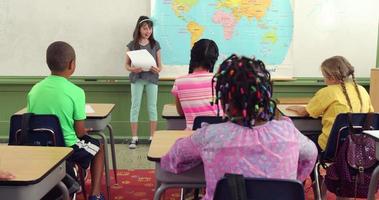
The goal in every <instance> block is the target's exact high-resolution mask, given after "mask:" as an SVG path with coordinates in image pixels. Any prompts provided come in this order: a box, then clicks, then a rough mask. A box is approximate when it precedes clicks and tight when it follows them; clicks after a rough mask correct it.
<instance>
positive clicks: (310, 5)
mask: <svg viewBox="0 0 379 200" xmlns="http://www.w3.org/2000/svg"><path fill="white" fill-rule="evenodd" d="M294 7H295V9H294V10H295V11H294V15H295V16H294V20H295V21H294V23H295V27H294V38H293V44H294V47H293V52H294V60H293V64H294V76H296V77H315V76H319V77H321V76H322V74H321V72H320V64H321V62H322V61H323V60H325V59H326V58H329V57H331V56H334V55H342V56H344V57H346V58H347V60H349V61H350V63H351V64H352V65H353V66H354V68H355V75H356V76H357V77H370V69H371V68H375V66H376V57H377V44H378V43H377V40H378V25H379V24H378V23H379V1H378V0H360V1H356V0H296V1H295V5H294Z"/></svg>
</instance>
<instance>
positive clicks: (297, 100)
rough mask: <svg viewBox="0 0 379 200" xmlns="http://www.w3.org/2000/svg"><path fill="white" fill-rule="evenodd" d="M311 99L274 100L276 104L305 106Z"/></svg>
mask: <svg viewBox="0 0 379 200" xmlns="http://www.w3.org/2000/svg"><path fill="white" fill-rule="evenodd" d="M309 100H311V97H280V98H277V99H276V102H277V103H278V104H307V103H308V102H309Z"/></svg>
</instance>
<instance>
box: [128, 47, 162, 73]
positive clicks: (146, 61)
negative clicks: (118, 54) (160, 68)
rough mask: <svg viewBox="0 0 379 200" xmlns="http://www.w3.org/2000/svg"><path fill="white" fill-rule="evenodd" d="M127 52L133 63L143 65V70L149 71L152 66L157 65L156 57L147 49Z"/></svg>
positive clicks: (137, 65) (136, 65) (138, 65)
mask: <svg viewBox="0 0 379 200" xmlns="http://www.w3.org/2000/svg"><path fill="white" fill-rule="evenodd" d="M126 54H128V56H129V58H130V60H131V61H132V65H133V66H135V67H141V68H142V70H143V71H149V70H150V68H151V67H156V66H157V63H156V62H155V60H154V57H153V56H152V55H151V54H150V53H149V52H148V51H147V50H146V49H140V50H135V51H128V52H126Z"/></svg>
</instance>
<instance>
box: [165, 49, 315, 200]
mask: <svg viewBox="0 0 379 200" xmlns="http://www.w3.org/2000/svg"><path fill="white" fill-rule="evenodd" d="M215 79H216V94H217V96H216V102H215V103H216V104H217V103H218V102H219V101H220V102H221V105H222V108H223V109H224V112H225V114H226V115H227V117H228V119H230V120H229V121H227V122H225V123H220V124H211V125H207V126H205V127H202V128H200V129H198V130H197V131H195V132H194V133H193V135H191V136H190V137H187V138H182V139H179V140H177V141H176V143H175V144H174V146H173V147H172V148H171V150H170V151H169V152H168V153H167V154H166V155H165V156H163V157H162V158H161V162H160V164H161V167H162V168H163V169H165V170H167V171H170V172H173V173H181V172H184V171H186V170H189V169H191V168H193V167H195V166H196V165H199V164H200V163H203V164H204V170H205V179H206V194H205V197H204V199H205V200H211V199H213V195H214V192H215V187H216V183H217V181H218V180H219V179H221V178H222V177H223V176H224V174H225V173H237V174H243V175H244V176H246V177H266V178H283V179H298V180H300V181H304V180H305V178H306V177H307V176H308V175H309V174H310V172H311V171H312V168H313V166H314V164H315V160H316V157H317V149H316V146H315V144H314V143H313V142H312V141H310V140H309V139H308V138H307V137H305V136H304V135H302V134H301V133H300V132H299V131H298V130H297V129H296V128H295V126H294V124H293V123H292V122H291V120H290V119H289V118H286V117H283V118H282V119H278V120H276V119H273V117H274V115H275V114H274V113H275V107H276V104H275V103H274V101H273V100H272V99H271V97H272V85H271V80H270V73H269V72H268V71H267V70H266V68H265V65H264V63H263V62H262V61H260V60H255V59H249V58H245V57H242V58H240V57H237V56H236V55H232V56H231V57H229V58H227V59H226V60H225V61H224V62H223V63H222V64H221V66H220V69H219V71H218V73H217V74H216V75H215Z"/></svg>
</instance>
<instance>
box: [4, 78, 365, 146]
mask: <svg viewBox="0 0 379 200" xmlns="http://www.w3.org/2000/svg"><path fill="white" fill-rule="evenodd" d="M97 79H98V81H84V78H80V77H77V78H73V79H72V81H73V82H74V83H75V84H77V85H79V86H80V87H82V88H83V89H84V90H85V92H86V97H87V102H88V103H114V104H116V106H115V108H114V110H113V112H112V121H111V125H112V127H113V129H114V135H115V138H116V139H117V140H118V142H124V141H125V139H126V138H129V137H131V135H130V122H129V111H130V84H129V81H128V80H127V79H126V78H124V77H115V78H114V79H109V78H104V77H97ZM39 80H41V78H40V77H24V78H20V77H0V97H1V98H0V105H1V106H0V140H5V139H7V138H8V131H9V119H10V117H11V115H12V114H13V113H15V112H16V111H18V110H20V109H22V108H23V107H25V104H26V95H27V93H28V91H29V90H30V88H31V87H32V86H33V85H34V84H35V83H36V82H38V81H39ZM359 83H360V84H362V85H364V86H365V87H366V88H367V89H368V85H369V80H368V79H360V80H359ZM172 84H173V81H160V82H159V96H158V115H159V119H158V129H160V130H162V129H165V128H166V122H165V120H164V119H162V118H161V117H160V116H161V113H162V109H163V105H164V104H167V103H174V99H173V98H172V96H171V93H170V91H171V88H172ZM323 86H324V85H323V83H322V82H318V81H316V79H314V78H299V79H298V80H295V81H281V82H275V83H274V97H275V98H276V97H310V96H312V95H313V94H314V93H315V92H316V91H317V90H319V89H320V88H321V87H323ZM145 102H146V99H143V103H144V104H145ZM139 125H140V126H139V127H140V131H139V135H140V136H141V138H142V139H147V138H148V135H149V130H148V127H149V121H148V116H147V110H146V106H143V105H142V106H141V112H140V121H139Z"/></svg>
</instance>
